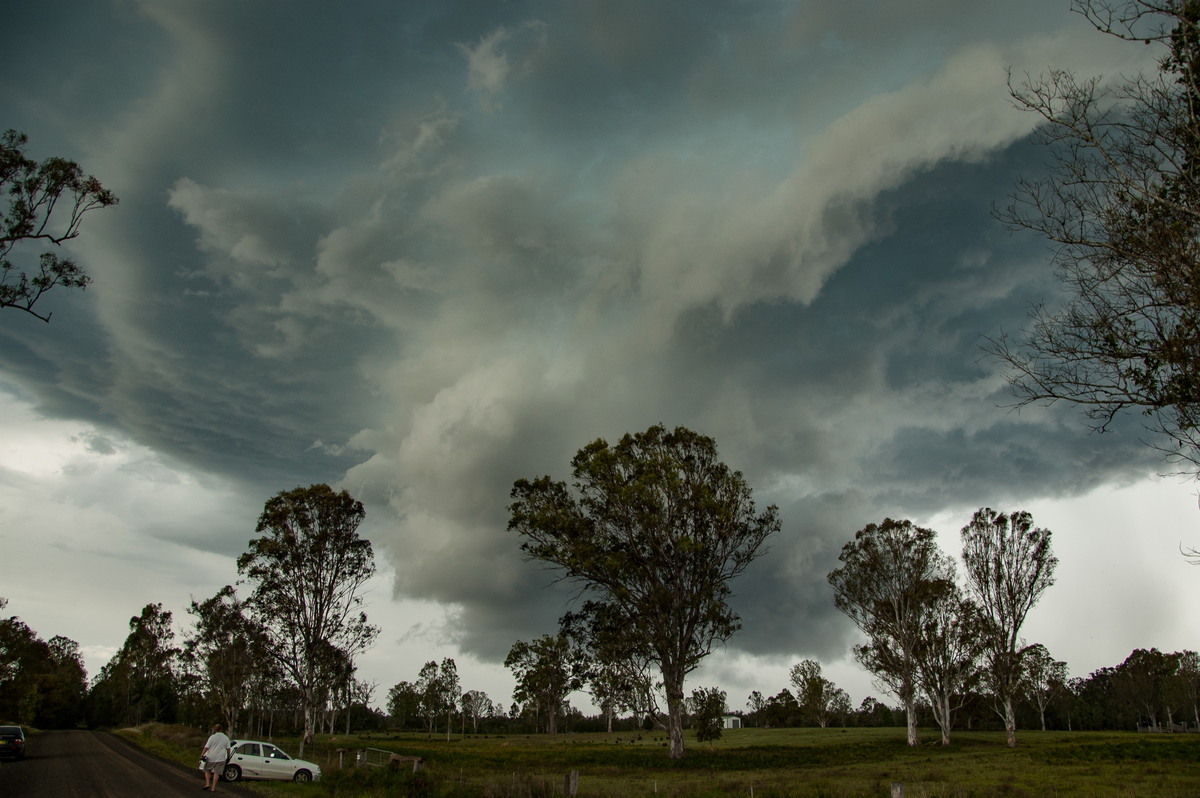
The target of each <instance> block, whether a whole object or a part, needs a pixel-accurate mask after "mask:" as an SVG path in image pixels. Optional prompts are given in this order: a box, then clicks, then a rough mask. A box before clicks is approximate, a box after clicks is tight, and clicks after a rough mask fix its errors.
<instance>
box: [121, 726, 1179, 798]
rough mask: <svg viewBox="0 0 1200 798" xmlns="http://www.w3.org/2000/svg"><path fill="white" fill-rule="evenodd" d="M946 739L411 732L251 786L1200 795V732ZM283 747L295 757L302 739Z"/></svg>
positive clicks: (192, 743) (1116, 797)
mask: <svg viewBox="0 0 1200 798" xmlns="http://www.w3.org/2000/svg"><path fill="white" fill-rule="evenodd" d="M126 732H127V733H126V736H127V737H128V738H130V739H133V740H134V742H136V743H138V744H139V745H144V744H148V743H149V744H152V745H154V746H161V747H162V748H161V749H156V750H155V752H156V753H158V754H159V755H160V756H167V757H168V758H171V759H176V761H180V762H182V763H184V764H188V765H190V766H193V767H194V766H195V759H196V756H197V752H198V750H199V745H200V744H202V742H203V739H202V738H201V735H200V734H199V733H196V732H192V736H187V735H186V734H184V732H183V731H181V730H180V727H163V726H156V727H142V728H141V729H139V730H136V731H130V730H126ZM938 740H939V738H938V736H937V734H936V733H935V732H934V731H932V730H927V731H926V732H924V734H923V744H922V745H920V746H918V747H915V748H909V747H908V746H907V745H905V742H904V734H903V729H895V728H884V729H844V730H843V729H735V730H726V731H725V733H724V735H723V737H722V739H721V740H719V741H716V743H715V744H713V745H711V746H710V745H708V744H702V743H697V742H696V741H695V740H694V739H689V740H688V749H687V755H686V757H685V758H684V759H683V760H682V761H679V762H672V761H670V760H668V759H667V755H666V738H665V735H663V734H662V733H642V734H638V733H636V732H626V733H623V734H611V735H610V734H559V735H554V736H549V735H488V736H484V735H481V736H474V735H468V736H466V737H462V736H458V735H455V736H453V737H452V739H451V740H450V741H449V742H447V741H446V739H445V737H444V736H443V737H441V738H437V737H434V738H433V739H429V738H428V737H427V736H426V735H424V734H415V733H397V734H384V735H380V734H373V735H363V736H357V735H355V736H349V737H348V736H345V735H334V736H324V735H322V736H319V737H318V738H317V740H316V743H315V745H312V746H307V747H306V749H305V754H304V758H305V759H309V760H312V761H314V762H316V763H317V764H319V765H320V766H321V769H322V771H323V776H322V778H321V781H319V782H317V783H315V784H311V785H295V784H274V783H270V784H268V783H262V782H248V783H247V784H248V785H249V786H252V788H253V789H254V790H255V791H257V792H260V793H262V794H264V795H279V796H293V795H295V796H300V795H305V796H321V797H322V798H326V797H328V798H377V797H378V798H383V796H388V798H394V797H395V796H406V797H407V798H466V797H467V796H485V797H486V798H542V796H546V797H547V798H548V797H549V796H555V795H562V794H563V784H564V776H566V775H567V774H569V773H570V772H571V771H578V773H579V782H578V784H579V795H581V796H590V797H592V798H641V797H642V796H646V797H647V798H649V797H650V796H669V797H671V798H684V797H685V796H686V797H687V798H709V796H714V797H715V796H754V798H859V797H860V796H862V797H870V798H875V797H876V796H878V797H880V798H889V797H890V796H891V795H892V785H893V784H899V785H903V794H904V796H905V798H1042V797H1043V796H1048V797H1050V798H1193V797H1194V796H1197V795H1200V735H1182V734H1181V735H1138V734H1135V733H1131V732H1073V733H1072V732H1037V731H1021V732H1019V733H1018V742H1019V745H1018V747H1017V748H1016V749H1009V748H1008V747H1007V746H1006V745H1005V742H1004V733H1003V732H956V733H955V735H954V741H953V743H952V745H950V746H948V747H942V746H941V745H939V744H938ZM150 741H154V742H153V743H150ZM276 742H277V743H278V744H279V745H280V746H281V747H283V748H284V750H286V751H288V752H289V753H292V754H295V753H297V752H298V749H299V745H298V744H297V743H298V741H297V740H296V739H295V738H277V739H276ZM360 748H377V749H382V750H386V751H391V752H394V753H399V754H403V755H405V756H419V757H423V758H424V759H425V767H424V769H423V770H421V771H420V772H419V773H416V774H414V773H412V772H411V769H410V768H408V767H402V768H401V769H400V770H399V771H395V772H393V771H389V770H387V769H386V768H361V769H356V768H354V767H353V762H354V751H356V750H357V749H360ZM169 749H174V750H175V751H177V752H178V754H177V756H171V755H169V754H168V753H165V751H166V750H169ZM338 749H341V750H342V752H343V753H342V754H341V755H339V753H338ZM340 758H342V759H344V763H345V767H339V759H340Z"/></svg>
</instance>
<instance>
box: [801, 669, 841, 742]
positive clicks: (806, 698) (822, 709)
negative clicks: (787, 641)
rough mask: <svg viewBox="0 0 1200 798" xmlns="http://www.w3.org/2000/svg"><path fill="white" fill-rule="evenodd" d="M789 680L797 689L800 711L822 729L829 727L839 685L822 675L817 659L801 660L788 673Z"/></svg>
mask: <svg viewBox="0 0 1200 798" xmlns="http://www.w3.org/2000/svg"><path fill="white" fill-rule="evenodd" d="M788 678H789V679H790V681H791V683H792V686H793V687H795V688H796V693H795V695H796V701H797V702H798V703H799V704H800V709H801V710H802V711H804V712H805V713H807V714H808V715H809V717H811V718H812V719H813V720H814V721H816V723H817V725H818V726H820V727H821V728H822V729H824V728H825V727H826V726H828V725H829V716H830V714H831V713H832V712H833V710H834V702H835V701H836V700H837V698H838V692H839V690H838V686H837V685H835V684H834V683H833V682H831V681H830V680H829V679H826V678H825V677H824V676H823V675H822V674H821V663H819V662H817V661H816V660H815V659H806V660H801V661H800V662H797V663H796V664H795V665H793V666H792V667H791V670H789V671H788Z"/></svg>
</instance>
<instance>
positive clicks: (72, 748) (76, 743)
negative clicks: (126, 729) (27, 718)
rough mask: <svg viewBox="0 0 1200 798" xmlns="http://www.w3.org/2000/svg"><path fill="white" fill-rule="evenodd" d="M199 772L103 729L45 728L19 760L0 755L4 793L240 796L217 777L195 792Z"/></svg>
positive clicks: (46, 797) (97, 797)
mask: <svg viewBox="0 0 1200 798" xmlns="http://www.w3.org/2000/svg"><path fill="white" fill-rule="evenodd" d="M203 785H204V778H203V777H202V776H201V775H200V771H198V770H195V769H189V768H186V767H184V766H182V765H177V764H174V763H172V762H164V761H163V760H161V759H157V758H155V757H153V756H150V755H149V754H146V753H144V752H142V751H141V750H140V749H138V748H136V747H135V746H133V745H130V744H129V743H127V742H125V741H124V740H122V739H120V738H119V737H115V736H113V735H111V734H105V733H104V732H88V731H60V732H46V733H45V734H39V735H37V736H35V737H32V738H31V739H30V740H29V755H28V756H26V757H25V759H24V760H23V761H20V762H13V761H11V760H7V759H5V760H0V795H2V796H4V798H183V797H184V796H187V798H196V796H199V795H225V796H235V795H236V796H245V795H250V794H251V793H249V792H247V791H245V790H243V789H242V788H241V787H240V786H238V785H233V784H227V783H225V782H221V783H220V784H218V785H217V791H216V792H215V793H201V792H200V788H201V787H202V786H203Z"/></svg>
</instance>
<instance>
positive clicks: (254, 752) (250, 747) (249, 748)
mask: <svg viewBox="0 0 1200 798" xmlns="http://www.w3.org/2000/svg"><path fill="white" fill-rule="evenodd" d="M258 751H259V748H258V743H242V744H241V745H239V746H238V747H237V752H238V753H239V754H241V755H242V756H261V754H259V752H258Z"/></svg>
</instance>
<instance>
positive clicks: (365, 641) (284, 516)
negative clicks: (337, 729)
mask: <svg viewBox="0 0 1200 798" xmlns="http://www.w3.org/2000/svg"><path fill="white" fill-rule="evenodd" d="M365 517H366V511H365V510H364V509H363V506H362V502H360V501H358V500H357V499H355V498H354V497H352V496H351V495H350V494H349V493H347V492H346V491H344V490H343V491H339V492H334V490H333V489H332V488H330V487H329V486H328V485H324V484H319V485H312V486H310V487H307V488H293V489H292V490H288V491H283V492H281V493H279V494H277V495H275V496H273V497H272V498H271V499H269V500H268V501H267V503H266V505H265V506H264V507H263V512H262V515H261V516H259V519H258V526H257V527H256V528H255V532H257V533H259V534H260V537H257V538H254V539H253V540H251V541H250V548H249V550H248V551H247V552H246V553H244V554H243V555H242V556H241V557H239V558H238V573H240V574H243V575H244V576H245V577H246V580H247V581H249V582H250V583H251V584H253V585H254V592H253V593H252V594H251V596H250V598H249V599H248V602H247V604H248V606H249V609H250V612H251V613H252V615H253V617H254V618H255V619H256V620H257V621H258V623H259V624H260V625H261V626H262V628H263V629H264V630H265V631H266V633H267V636H268V638H269V639H270V641H271V652H272V656H274V657H275V659H276V660H277V661H278V662H279V664H280V666H281V667H282V668H283V669H284V671H285V672H286V673H287V674H288V676H289V677H290V678H291V679H292V680H293V681H294V682H295V685H296V687H297V688H298V689H299V691H300V696H301V700H302V702H303V705H304V737H303V738H302V739H301V742H300V754H299V755H300V756H303V755H304V744H305V741H307V740H309V739H310V738H311V737H312V734H313V732H314V731H315V729H316V724H317V718H318V717H319V715H320V713H321V711H322V710H323V709H324V706H323V704H324V700H325V697H326V695H327V691H326V689H325V688H326V686H327V685H325V684H324V683H323V681H324V679H323V677H325V676H326V675H327V674H328V671H329V662H330V660H331V655H330V649H334V650H336V651H337V652H340V654H342V655H344V656H345V657H346V658H349V659H351V660H352V659H353V657H354V656H355V655H356V654H358V653H360V652H361V651H363V650H364V649H366V648H367V647H368V646H370V645H371V643H372V642H374V640H375V637H376V635H377V634H378V633H379V630H378V628H377V627H375V626H372V625H371V624H369V623H367V615H366V613H365V612H363V611H362V604H363V599H362V589H363V587H364V585H365V584H366V582H367V580H368V579H370V578H371V576H372V575H373V574H374V573H375V558H374V554H373V552H372V550H371V541H369V540H366V539H365V538H362V537H360V536H359V534H358V527H359V524H361V523H362V521H363V519H364V518H365Z"/></svg>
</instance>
